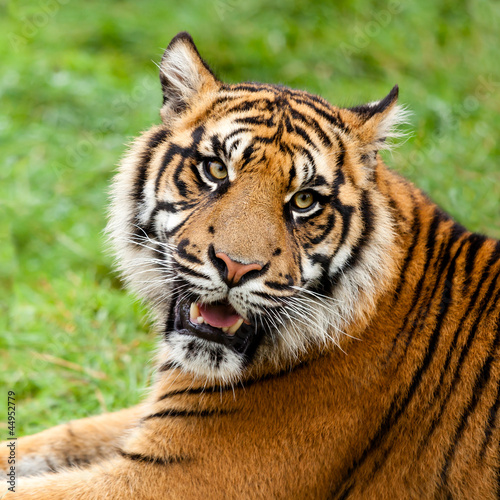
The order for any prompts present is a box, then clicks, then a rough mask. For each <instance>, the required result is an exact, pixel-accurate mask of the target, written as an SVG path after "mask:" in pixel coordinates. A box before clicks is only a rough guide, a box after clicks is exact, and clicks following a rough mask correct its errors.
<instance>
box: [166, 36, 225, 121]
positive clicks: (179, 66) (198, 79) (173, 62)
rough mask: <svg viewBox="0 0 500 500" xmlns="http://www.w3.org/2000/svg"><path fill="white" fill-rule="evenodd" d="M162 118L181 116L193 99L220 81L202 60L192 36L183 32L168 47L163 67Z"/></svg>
mask: <svg viewBox="0 0 500 500" xmlns="http://www.w3.org/2000/svg"><path fill="white" fill-rule="evenodd" d="M159 68H160V82H161V86H162V90H163V109H162V115H164V114H165V115H169V114H171V113H175V114H179V113H182V112H183V111H184V110H185V109H186V108H187V107H188V106H189V104H190V102H191V101H192V99H193V98H195V97H196V95H197V94H199V93H200V92H202V91H206V90H210V88H214V87H215V86H216V85H217V82H218V80H217V78H216V77H215V75H214V74H213V73H212V70H211V69H210V68H209V66H208V64H207V63H206V62H205V61H204V60H203V59H202V58H201V56H200V54H199V52H198V49H197V48H196V45H195V44H194V42H193V39H192V38H191V35H190V34H189V33H186V32H184V31H183V32H181V33H179V34H178V35H176V36H175V37H174V38H173V39H172V41H171V42H170V43H169V45H168V47H167V49H166V50H165V53H164V54H163V57H162V59H161V63H160V65H159Z"/></svg>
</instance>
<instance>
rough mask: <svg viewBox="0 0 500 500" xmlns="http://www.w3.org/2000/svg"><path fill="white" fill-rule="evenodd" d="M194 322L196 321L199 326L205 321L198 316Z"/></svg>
mask: <svg viewBox="0 0 500 500" xmlns="http://www.w3.org/2000/svg"><path fill="white" fill-rule="evenodd" d="M196 321H198V323H199V324H200V325H201V324H202V323H205V320H204V319H203V317H202V316H198V317H197V318H196Z"/></svg>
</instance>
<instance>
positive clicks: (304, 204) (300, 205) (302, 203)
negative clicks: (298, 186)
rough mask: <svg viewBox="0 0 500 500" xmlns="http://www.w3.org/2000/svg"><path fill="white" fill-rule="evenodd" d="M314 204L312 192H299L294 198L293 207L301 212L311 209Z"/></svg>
mask: <svg viewBox="0 0 500 500" xmlns="http://www.w3.org/2000/svg"><path fill="white" fill-rule="evenodd" d="M314 202H315V200H314V195H313V194H312V193H311V192H310V191H299V192H298V193H295V194H294V195H293V198H292V205H293V206H294V207H295V208H297V209H299V210H307V209H308V208H311V207H312V206H313V205H314Z"/></svg>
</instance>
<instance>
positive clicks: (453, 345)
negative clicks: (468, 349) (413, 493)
mask: <svg viewBox="0 0 500 500" xmlns="http://www.w3.org/2000/svg"><path fill="white" fill-rule="evenodd" d="M485 269H486V270H488V266H486V268H485ZM488 276H489V273H488V272H483V276H482V278H481V280H480V282H479V284H478V286H477V288H476V289H475V291H474V294H473V295H472V297H471V300H470V302H469V305H468V307H467V309H466V311H465V312H464V314H463V315H462V318H461V319H460V323H459V325H458V327H457V329H456V330H455V334H454V336H453V339H452V341H451V344H450V348H449V349H448V352H447V354H446V359H445V361H444V364H443V368H442V370H441V375H440V377H439V382H438V383H437V385H436V388H435V390H434V393H433V394H432V397H431V399H430V403H431V404H433V402H434V401H435V400H436V399H437V397H438V395H439V393H440V391H441V390H442V388H443V382H444V377H445V375H446V374H447V373H448V368H449V365H450V362H451V357H452V355H453V353H454V352H455V351H456V347H457V343H458V338H459V336H460V333H461V332H462V328H463V325H464V323H465V321H466V320H467V319H469V317H470V314H471V312H472V309H473V306H474V305H475V304H476V301H477V298H478V297H479V294H480V292H481V290H482V287H483V284H484V282H485V280H486V279H487V277H488ZM497 277H498V276H497ZM493 281H494V280H493ZM493 281H492V283H493ZM471 331H472V332H473V330H471ZM457 371H458V366H457V367H456V368H455V372H454V379H453V383H452V386H451V387H450V389H449V390H448V392H447V394H446V396H445V398H444V400H443V402H442V403H441V407H440V410H439V413H438V414H437V415H436V417H435V418H434V419H433V421H432V424H431V427H430V428H429V430H428V431H427V433H426V435H425V437H424V438H423V440H422V444H421V445H420V447H419V450H418V452H417V455H419V454H420V453H421V452H422V450H423V446H424V445H425V444H426V443H427V442H428V441H429V439H430V437H431V436H432V434H433V433H434V431H435V430H436V428H437V426H438V424H439V422H440V420H441V417H442V415H443V413H444V411H445V409H446V406H447V403H448V400H449V399H450V397H451V395H452V393H453V389H454V384H455V383H456V380H457Z"/></svg>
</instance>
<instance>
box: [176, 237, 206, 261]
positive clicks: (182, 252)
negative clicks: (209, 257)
mask: <svg viewBox="0 0 500 500" xmlns="http://www.w3.org/2000/svg"><path fill="white" fill-rule="evenodd" d="M189 244H190V241H189V239H188V238H183V239H182V240H181V241H180V242H179V244H178V245H177V254H178V255H179V256H180V257H181V258H183V259H185V260H187V261H188V262H192V263H193V264H200V265H201V264H203V262H202V261H201V260H200V259H199V258H198V257H197V256H196V255H194V254H192V253H189V252H188V251H187V250H186V248H187V247H188V246H189Z"/></svg>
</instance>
